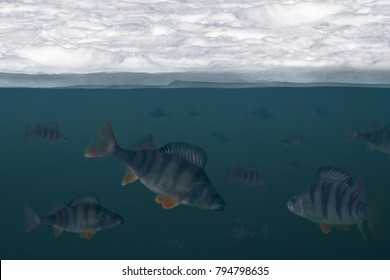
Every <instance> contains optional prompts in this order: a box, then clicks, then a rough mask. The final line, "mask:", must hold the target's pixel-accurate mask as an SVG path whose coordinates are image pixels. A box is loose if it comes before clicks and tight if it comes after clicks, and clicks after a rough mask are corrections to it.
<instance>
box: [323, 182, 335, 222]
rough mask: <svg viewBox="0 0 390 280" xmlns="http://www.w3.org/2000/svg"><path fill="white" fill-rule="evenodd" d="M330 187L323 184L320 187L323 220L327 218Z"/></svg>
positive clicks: (330, 185)
mask: <svg viewBox="0 0 390 280" xmlns="http://www.w3.org/2000/svg"><path fill="white" fill-rule="evenodd" d="M332 186H333V185H332V184H326V183H325V182H323V183H322V185H321V211H322V215H323V217H324V218H328V204H329V195H330V190H331V189H332Z"/></svg>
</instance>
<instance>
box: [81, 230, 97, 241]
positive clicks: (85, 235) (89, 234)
mask: <svg viewBox="0 0 390 280" xmlns="http://www.w3.org/2000/svg"><path fill="white" fill-rule="evenodd" d="M95 233H96V231H94V230H86V231H83V232H82V233H80V238H84V239H87V240H89V239H91V238H92V237H94V235H95Z"/></svg>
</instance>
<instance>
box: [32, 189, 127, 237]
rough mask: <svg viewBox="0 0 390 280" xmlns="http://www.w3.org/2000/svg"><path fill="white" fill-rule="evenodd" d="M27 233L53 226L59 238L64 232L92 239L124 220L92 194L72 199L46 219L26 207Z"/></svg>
mask: <svg viewBox="0 0 390 280" xmlns="http://www.w3.org/2000/svg"><path fill="white" fill-rule="evenodd" d="M25 213H26V224H25V232H30V231H31V230H33V229H34V228H36V227H37V226H39V225H44V224H48V225H52V226H53V228H54V232H55V236H56V238H58V237H59V236H60V235H61V234H62V232H63V231H68V232H73V233H80V237H82V238H86V239H90V238H92V237H93V236H94V235H95V233H96V232H97V231H101V230H106V229H109V228H113V227H116V226H118V225H120V224H122V223H123V222H124V219H123V218H122V217H121V216H119V215H118V214H115V213H113V212H111V211H110V210H108V209H106V208H105V207H103V206H101V205H100V204H99V198H98V197H97V196H96V195H95V194H92V193H89V194H84V195H80V196H77V197H75V198H74V199H72V200H71V201H70V202H69V203H68V205H66V206H65V207H62V206H60V207H57V209H56V210H55V211H54V212H53V213H52V214H50V215H48V216H46V217H41V216H39V215H37V214H36V213H35V212H34V210H33V209H32V208H31V206H29V205H26V206H25Z"/></svg>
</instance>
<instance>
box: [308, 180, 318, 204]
mask: <svg viewBox="0 0 390 280" xmlns="http://www.w3.org/2000/svg"><path fill="white" fill-rule="evenodd" d="M318 184H319V183H318V182H315V183H313V184H311V186H310V188H309V197H310V203H311V207H312V209H314V203H315V194H316V189H317V186H318Z"/></svg>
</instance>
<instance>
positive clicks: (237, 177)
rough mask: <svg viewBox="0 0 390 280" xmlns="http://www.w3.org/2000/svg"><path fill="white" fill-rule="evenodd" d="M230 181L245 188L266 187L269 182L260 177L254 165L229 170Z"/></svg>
mask: <svg viewBox="0 0 390 280" xmlns="http://www.w3.org/2000/svg"><path fill="white" fill-rule="evenodd" d="M226 173H227V177H228V179H230V180H232V181H234V182H237V183H240V184H243V185H245V186H249V187H253V186H265V185H267V182H266V181H265V180H264V178H263V177H262V176H261V175H260V172H259V170H258V169H257V167H255V166H253V165H243V166H238V167H235V168H233V169H228V170H227V172H226Z"/></svg>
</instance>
